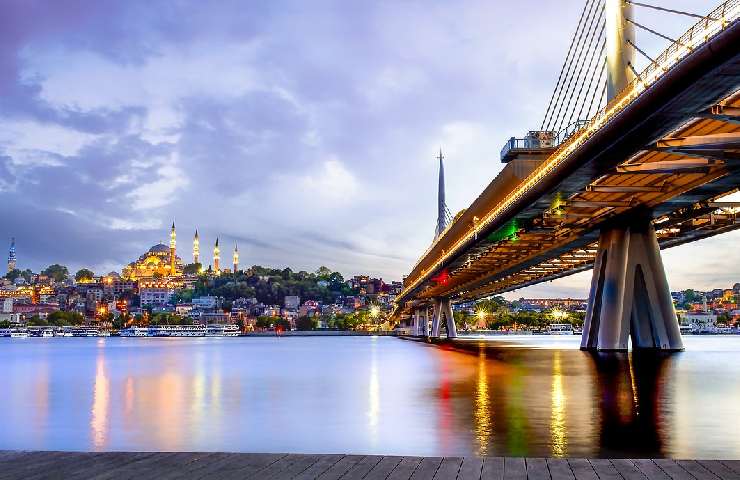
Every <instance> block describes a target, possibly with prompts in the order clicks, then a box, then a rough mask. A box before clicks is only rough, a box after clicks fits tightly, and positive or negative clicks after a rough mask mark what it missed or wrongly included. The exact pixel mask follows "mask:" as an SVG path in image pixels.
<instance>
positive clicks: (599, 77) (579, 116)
mask: <svg viewBox="0 0 740 480" xmlns="http://www.w3.org/2000/svg"><path fill="white" fill-rule="evenodd" d="M604 50H606V41H604V42H603V43H602V45H601V51H600V52H599V57H602V58H603V53H604ZM597 58H598V57H597ZM598 65H599V64H598V63H597V64H596V68H595V69H594V74H593V75H591V79H590V80H589V81H588V87H587V88H586V97H588V96H589V93H591V85H592V84H593V82H594V78H597V79H598V80H600V79H601V76H602V75H603V74H604V64H603V63H602V65H601V70H599V66H598ZM597 71H598V72H599V75H598V77H597V76H596V72H597ZM597 90H598V83H596V87H595V88H594V93H593V95H596V91H597ZM584 100H585V98H584ZM593 102H594V98H593V96H592V97H591V99H590V100H589V101H588V105H589V107H590V105H591V104H593ZM585 106H586V102H583V103H581V108H580V109H579V110H578V115H576V120H580V118H581V113H583V108H584V107H585ZM590 111H591V109H590V108H589V112H590ZM588 119H589V118H588V117H587V118H586V119H585V120H588Z"/></svg>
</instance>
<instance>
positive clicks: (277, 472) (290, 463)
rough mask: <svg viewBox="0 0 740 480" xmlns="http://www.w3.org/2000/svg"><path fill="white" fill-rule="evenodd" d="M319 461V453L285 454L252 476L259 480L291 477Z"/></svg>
mask: <svg viewBox="0 0 740 480" xmlns="http://www.w3.org/2000/svg"><path fill="white" fill-rule="evenodd" d="M318 461H319V455H292V454H291V455H286V456H285V457H283V458H281V459H280V460H278V461H277V462H275V463H273V464H272V465H270V466H269V467H267V468H266V469H263V470H261V471H259V472H257V473H256V474H255V475H254V476H253V478H259V479H260V480H270V479H283V478H293V477H294V476H296V475H298V474H300V473H302V472H303V471H304V470H306V469H307V468H309V467H310V466H311V465H313V464H314V463H316V462H318Z"/></svg>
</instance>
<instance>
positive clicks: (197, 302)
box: [192, 295, 223, 310]
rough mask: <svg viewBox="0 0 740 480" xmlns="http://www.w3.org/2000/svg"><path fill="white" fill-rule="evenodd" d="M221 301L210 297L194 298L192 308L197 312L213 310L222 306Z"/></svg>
mask: <svg viewBox="0 0 740 480" xmlns="http://www.w3.org/2000/svg"><path fill="white" fill-rule="evenodd" d="M222 301H223V299H222V298H220V297H214V296H211V295H208V296H203V297H195V298H193V300H192V304H193V308H195V309H197V310H214V309H216V308H219V307H220V306H221V305H222Z"/></svg>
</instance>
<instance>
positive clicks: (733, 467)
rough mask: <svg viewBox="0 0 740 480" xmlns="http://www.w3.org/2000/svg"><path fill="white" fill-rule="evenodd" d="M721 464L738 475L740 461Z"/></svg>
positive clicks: (726, 461)
mask: <svg viewBox="0 0 740 480" xmlns="http://www.w3.org/2000/svg"><path fill="white" fill-rule="evenodd" d="M722 464H723V465H724V466H725V467H727V468H729V469H730V470H732V471H733V472H735V473H740V460H722Z"/></svg>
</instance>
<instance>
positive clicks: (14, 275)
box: [5, 268, 21, 282]
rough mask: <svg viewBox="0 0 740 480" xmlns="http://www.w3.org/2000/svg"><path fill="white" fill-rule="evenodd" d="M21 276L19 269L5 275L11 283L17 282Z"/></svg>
mask: <svg viewBox="0 0 740 480" xmlns="http://www.w3.org/2000/svg"><path fill="white" fill-rule="evenodd" d="M20 276H21V271H20V270H18V269H17V268H14V269H13V270H11V271H9V272H8V273H6V274H5V278H7V279H8V280H10V281H11V282H15V279H16V278H18V277H20Z"/></svg>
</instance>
